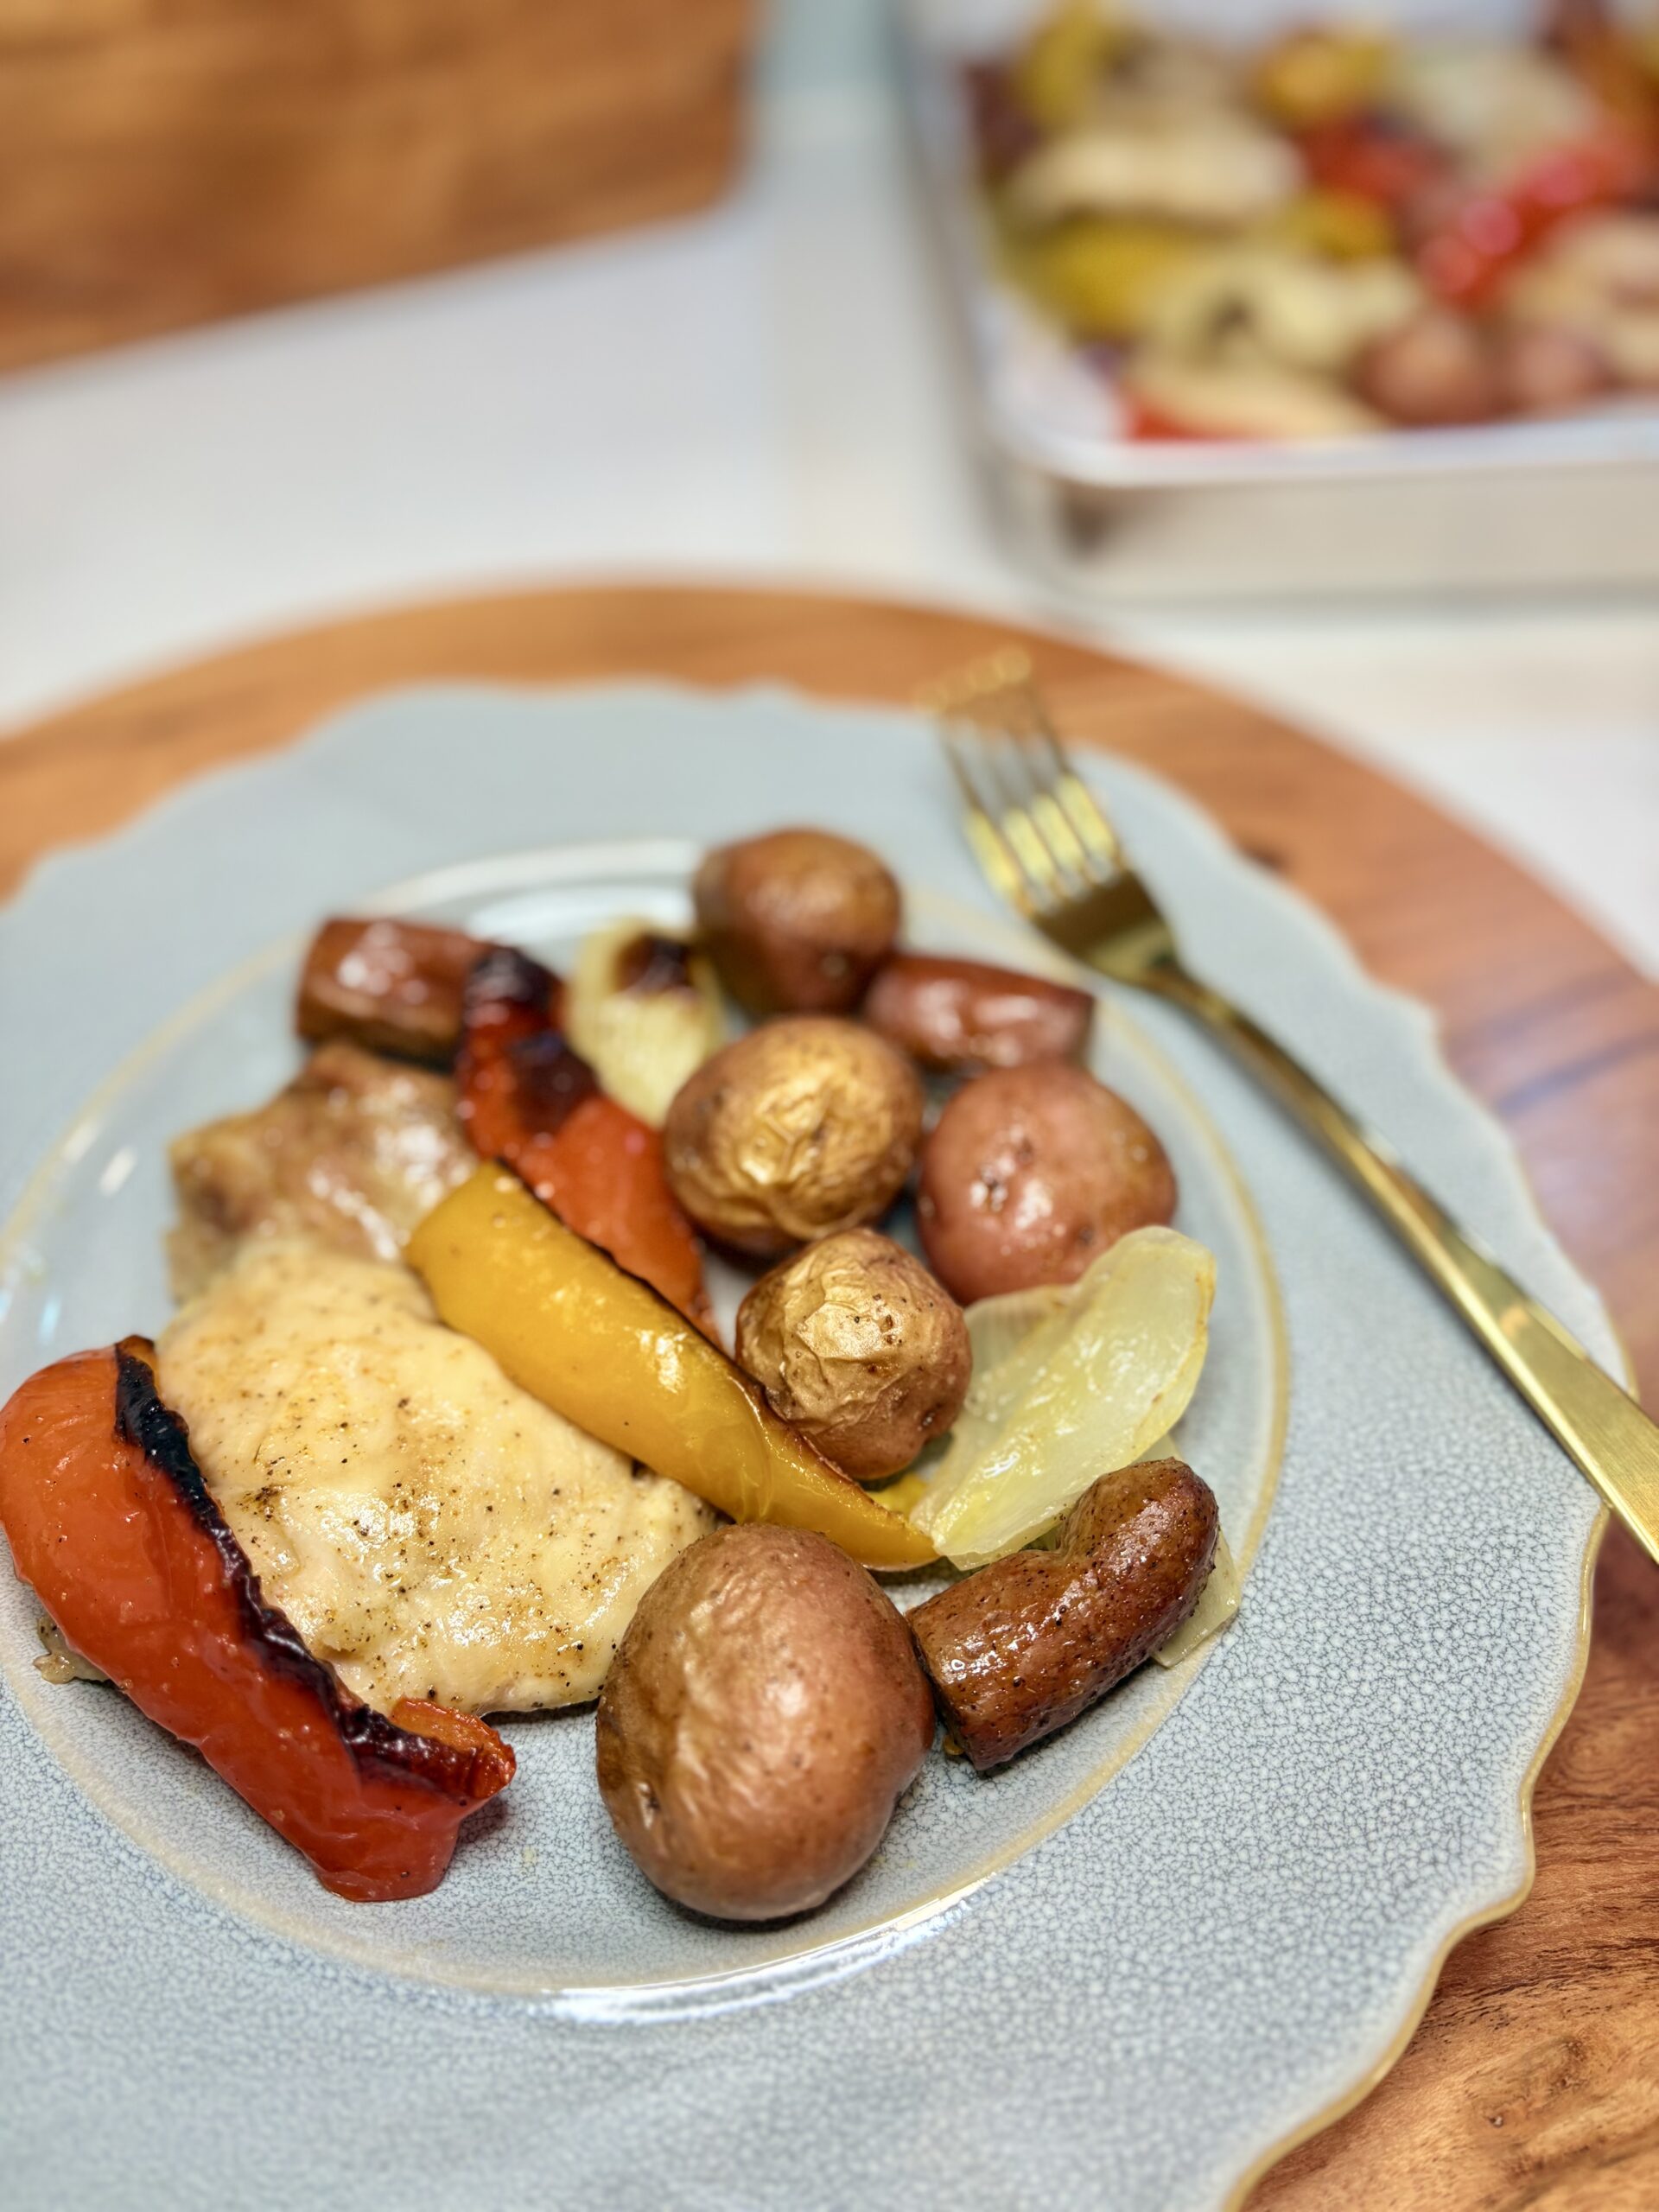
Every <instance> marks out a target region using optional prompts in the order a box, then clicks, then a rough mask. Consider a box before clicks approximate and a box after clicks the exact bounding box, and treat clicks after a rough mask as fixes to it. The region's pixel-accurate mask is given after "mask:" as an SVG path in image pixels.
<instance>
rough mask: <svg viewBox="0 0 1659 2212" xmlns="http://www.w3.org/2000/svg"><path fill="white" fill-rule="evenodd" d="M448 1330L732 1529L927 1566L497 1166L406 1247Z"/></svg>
mask: <svg viewBox="0 0 1659 2212" xmlns="http://www.w3.org/2000/svg"><path fill="white" fill-rule="evenodd" d="M408 1256H409V1260H410V1264H411V1265H412V1266H413V1267H415V1268H416V1269H417V1270H418V1271H419V1273H420V1274H422V1275H423V1277H424V1279H425V1281H426V1286H427V1288H428V1289H429V1291H430V1292H431V1294H432V1297H433V1300H434V1302H435V1304H436V1306H437V1309H438V1312H439V1313H440V1314H441V1315H442V1318H443V1319H444V1320H445V1321H447V1322H448V1325H449V1326H450V1327H451V1328H452V1329H459V1330H461V1332H462V1333H463V1334H465V1335H467V1336H469V1337H474V1338H476V1339H477V1340H478V1342H479V1343H480V1344H483V1345H484V1346H485V1348H486V1350H487V1351H490V1352H492V1353H493V1354H494V1356H495V1357H496V1358H497V1359H498V1360H499V1362H500V1363H501V1365H502V1366H503V1367H504V1368H505V1370H506V1371H507V1373H508V1374H509V1375H510V1376H512V1379H513V1381H514V1382H515V1383H519V1384H520V1385H521V1386H522V1387H523V1388H524V1389H526V1390H528V1391H530V1392H531V1395H532V1396H535V1397H537V1398H540V1399H541V1400H542V1401H543V1403H545V1404H547V1405H550V1406H551V1407H552V1408H553V1409H554V1411H555V1412H556V1413H560V1414H563V1415H564V1416H565V1418H566V1420H567V1421H575V1424H576V1426H577V1427H578V1428H584V1429H586V1430H587V1432H588V1434H589V1435H590V1436H597V1437H599V1438H600V1439H601V1441H603V1442H604V1443H606V1444H609V1445H611V1446H613V1447H614V1448H615V1449H616V1450H617V1451H619V1452H627V1453H628V1454H629V1456H630V1457H631V1458H632V1459H637V1460H639V1462H640V1464H641V1465H645V1466H647V1467H650V1468H652V1469H653V1470H654V1471H655V1472H656V1473H658V1474H659V1475H669V1476H671V1477H672V1478H673V1479H674V1480H675V1481H676V1482H679V1483H683V1484H685V1486H686V1488H687V1489H688V1490H692V1491H696V1494H697V1496H698V1497H703V1498H707V1500H708V1501H709V1504H711V1505H715V1506H718V1507H719V1508H720V1510H721V1512H722V1513H729V1514H730V1515H731V1516H732V1518H733V1519H734V1521H772V1522H781V1523H782V1524H783V1525H784V1526H785V1527H786V1528H791V1529H817V1531H818V1533H819V1534H820V1535H825V1536H829V1537H830V1538H831V1539H832V1540H833V1541H835V1542H836V1543H838V1544H839V1545H840V1546H841V1548H842V1550H843V1551H846V1552H849V1553H850V1554H852V1556H853V1558H855V1560H860V1561H861V1563H862V1564H863V1565H864V1566H866V1567H920V1566H924V1565H925V1564H926V1562H927V1561H928V1560H931V1559H933V1558H934V1557H935V1556H936V1554H935V1552H934V1549H933V1547H932V1545H931V1543H930V1542H929V1541H928V1540H927V1538H926V1537H925V1536H924V1535H922V1534H921V1532H920V1531H919V1529H913V1528H912V1526H911V1524H910V1522H908V1521H906V1520H903V1519H901V1518H900V1516H899V1515H898V1514H896V1513H890V1512H889V1511H888V1510H887V1507H886V1506H884V1505H880V1504H878V1503H876V1501H875V1500H874V1498H873V1497H869V1496H868V1494H867V1493H866V1492H865V1491H862V1490H861V1489H860V1488H859V1486H858V1484H856V1483H855V1482H853V1481H851V1480H850V1479H849V1478H848V1477H847V1476H845V1475H843V1474H842V1473H841V1472H840V1471H839V1470H838V1469H836V1468H835V1467H832V1466H830V1465H829V1462H828V1461H827V1460H825V1459H820V1457H819V1456H818V1454H817V1452H815V1451H814V1450H813V1449H812V1447H811V1446H810V1444H808V1442H807V1441H806V1440H805V1438H804V1437H803V1436H801V1435H799V1434H798V1433H797V1432H796V1431H795V1430H794V1429H792V1428H791V1427H789V1425H788V1424H787V1423H786V1422H785V1421H780V1420H779V1418H778V1416H777V1414H774V1413H773V1412H772V1408H770V1407H769V1406H768V1405H767V1403H766V1400H765V1398H764V1397H763V1396H762V1395H761V1394H760V1388H759V1386H758V1385H757V1384H756V1383H753V1382H752V1381H751V1380H750V1378H749V1377H748V1376H746V1375H745V1374H744V1373H743V1372H742V1371H741V1369H739V1368H737V1367H736V1366H734V1364H733V1363H732V1362H731V1361H730V1360H729V1359H728V1357H726V1355H725V1353H724V1352H723V1351H721V1349H720V1347H719V1346H718V1345H717V1344H711V1343H710V1342H709V1338H707V1337H705V1336H703V1335H702V1333H701V1332H699V1331H698V1330H697V1329H696V1328H694V1327H693V1326H692V1325H691V1324H690V1322H689V1321H687V1320H686V1319H684V1318H683V1316H682V1315H681V1314H679V1313H676V1312H675V1310H674V1308H673V1307H672V1306H670V1305H669V1304H668V1303H667V1302H666V1300H664V1299H662V1298H659V1297H658V1294H657V1293H656V1292H655V1291H654V1290H652V1288H651V1287H650V1286H649V1285H648V1284H646V1283H644V1282H641V1281H639V1278H638V1277H637V1276H635V1275H631V1274H627V1273H626V1271H625V1270H624V1269H623V1268H620V1267H618V1265H617V1264H616V1262H615V1261H614V1260H613V1259H612V1258H611V1257H610V1256H609V1255H608V1254H607V1253H605V1252H601V1250H600V1249H599V1248H598V1246H597V1245H594V1244H590V1243H588V1241H587V1240H586V1238H585V1237H582V1236H577V1234H576V1232H575V1230H573V1229H569V1228H567V1227H566V1226H565V1224H564V1223H563V1222H562V1221H561V1220H559V1218H558V1217H557V1216H556V1214H554V1213H552V1212H550V1211H549V1209H548V1208H547V1207H546V1206H544V1205H542V1203H541V1202H540V1200H539V1199H537V1198H533V1197H532V1196H531V1193H530V1192H529V1191H527V1190H526V1189H525V1187H524V1185H523V1184H522V1183H521V1182H520V1181H519V1180H518V1177H517V1176H516V1175H513V1174H512V1173H509V1172H507V1171H506V1170H505V1169H504V1168H500V1167H495V1166H484V1167H480V1168H478V1169H477V1170H476V1171H475V1172H474V1174H473V1175H472V1177H471V1178H470V1179H468V1180H467V1182H465V1183H463V1184H462V1185H461V1186H460V1188H459V1189H458V1190H456V1191H454V1192H451V1193H450V1195H449V1196H448V1198H445V1199H444V1200H443V1202H442V1205H439V1206H437V1207H435V1209H434V1211H432V1212H431V1213H429V1215H428V1216H427V1217H426V1219H425V1220H424V1221H423V1223H422V1224H421V1225H420V1227H419V1228H418V1229H417V1230H416V1231H415V1234H414V1236H412V1237H411V1238H410V1243H409V1251H408Z"/></svg>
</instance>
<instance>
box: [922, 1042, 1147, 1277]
mask: <svg viewBox="0 0 1659 2212" xmlns="http://www.w3.org/2000/svg"><path fill="white" fill-rule="evenodd" d="M916 1210H917V1217H918V1221H919V1223H920V1226H921V1233H922V1246H923V1249H924V1250H925V1252H926V1254H927V1258H928V1264H929V1265H930V1266H931V1268H932V1269H933V1271H934V1273H935V1274H937V1275H938V1278H939V1280H940V1281H941V1282H942V1283H944V1287H945V1288H946V1289H947V1290H948V1291H949V1292H950V1294H951V1296H952V1297H953V1298H955V1299H957V1300H959V1301H960V1302H961V1303H962V1304H963V1305H964V1306H968V1305H971V1304H972V1303H973V1301H974V1300H976V1299H977V1298H992V1297H995V1296H996V1295H997V1294H999V1293H1000V1292H1002V1291H1008V1290H1029V1289H1031V1288H1032V1287H1033V1286H1035V1285H1036V1284H1038V1283H1046V1282H1075V1281H1077V1277H1078V1276H1079V1275H1080V1274H1082V1273H1083V1271H1084V1268H1086V1267H1087V1266H1088V1264H1089V1262H1090V1260H1092V1259H1094V1258H1095V1257H1096V1255H1098V1254H1099V1253H1101V1252H1103V1251H1104V1250H1105V1249H1107V1247H1108V1246H1109V1245H1110V1244H1114V1243H1116V1241H1117V1239H1118V1238H1119V1237H1120V1236H1124V1235H1126V1234H1127V1233H1128V1230H1131V1229H1144V1228H1146V1227H1147V1226H1149V1225H1150V1224H1154V1223H1166V1222H1167V1221H1168V1220H1169V1219H1170V1217H1171V1216H1172V1215H1173V1213H1174V1211H1175V1174H1174V1170H1173V1168H1172V1167H1171V1166H1170V1164H1169V1158H1168V1155H1167V1154H1166V1152H1165V1150H1164V1148H1163V1147H1162V1145H1161V1144H1160V1143H1159V1141H1158V1139H1157V1138H1156V1137H1155V1136H1154V1134H1153V1132H1152V1131H1151V1130H1150V1129H1149V1128H1147V1124H1146V1123H1145V1122H1143V1121H1142V1120H1141V1116H1139V1115H1138V1114H1137V1113H1136V1112H1135V1109H1134V1107H1133V1106H1131V1105H1130V1104H1129V1103H1128V1101H1127V1100H1126V1099H1122V1098H1120V1097H1119V1096H1117V1093H1116V1091H1114V1090H1108V1089H1107V1088H1106V1086H1105V1084H1103V1083H1098V1082H1096V1079H1095V1077H1093V1076H1092V1075H1090V1073H1089V1071H1088V1070H1087V1069H1086V1068H1078V1067H1072V1066H1071V1065H1068V1064H1067V1063H1065V1061H1060V1060H1050V1061H1045V1062H1042V1063H1040V1064H1039V1065H1035V1066H1033V1067H1025V1068H1005V1069H1003V1068H999V1069H995V1070H994V1071H992V1072H991V1073H990V1074H989V1075H982V1076H980V1077H977V1078H976V1080H975V1081H974V1082H972V1083H969V1084H963V1088H962V1089H961V1090H959V1091H957V1095H956V1096H955V1097H954V1098H952V1099H951V1100H950V1103H949V1104H948V1105H947V1106H946V1107H945V1109H944V1112H943V1113H942V1114H941V1115H940V1116H939V1118H938V1122H937V1123H936V1124H935V1126H934V1128H933V1129H932V1131H931V1135H929V1137H928V1140H927V1142H926V1143H925V1145H924V1147H922V1168H921V1180H920V1185H919V1187H918V1194H917V1209H916Z"/></svg>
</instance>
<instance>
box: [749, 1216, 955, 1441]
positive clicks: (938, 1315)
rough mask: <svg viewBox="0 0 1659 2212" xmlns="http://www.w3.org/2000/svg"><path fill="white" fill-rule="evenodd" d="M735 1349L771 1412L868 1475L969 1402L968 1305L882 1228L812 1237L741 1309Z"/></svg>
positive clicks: (936, 1431) (941, 1427) (946, 1423)
mask: <svg viewBox="0 0 1659 2212" xmlns="http://www.w3.org/2000/svg"><path fill="white" fill-rule="evenodd" d="M737 1360H738V1364H739V1366H740V1367H744V1368H747V1370H748V1371H749V1373H750V1374H751V1375H752V1376H753V1377H754V1378H755V1380H756V1382H757V1383H760V1386H761V1388H762V1389H764V1390H765V1392H766V1396H767V1399H768V1400H769V1402H771V1405H772V1411H773V1412H774V1413H776V1414H779V1415H781V1417H782V1418H783V1419H784V1420H785V1421H788V1422H789V1423H790V1424H791V1427H795V1428H798V1429H799V1430H800V1432H801V1433H802V1434H803V1435H804V1436H805V1437H806V1438H807V1439H808V1440H809V1441H810V1442H811V1443H813V1444H815V1445H816V1446H817V1448H818V1450H819V1451H820V1452H823V1456H824V1458H825V1459H829V1460H830V1461H831V1462H832V1463H833V1464H834V1465H836V1466H837V1467H839V1468H840V1469H841V1470H842V1472H843V1474H849V1475H852V1476H855V1477H856V1478H857V1479H858V1480H859V1481H860V1482H867V1483H868V1482H879V1481H880V1479H881V1478H882V1477H883V1476H885V1475H896V1474H898V1473H899V1471H901V1470H902V1469H903V1468H906V1467H907V1466H909V1465H910V1463H911V1461H912V1459H914V1458H915V1457H916V1454H917V1453H918V1452H919V1451H920V1450H921V1448H922V1446H923V1445H924V1444H925V1443H926V1442H927V1440H928V1439H929V1438H930V1437H931V1436H938V1435H942V1434H943V1433H944V1431H945V1430H946V1429H948V1428H949V1427H950V1424H951V1423H952V1422H953V1421H955V1420H956V1417H957V1414H958V1413H959V1412H960V1411H961V1410H962V1402H963V1397H964V1396H965V1395H966V1394H967V1389H968V1377H969V1372H970V1371H971V1369H972V1366H973V1351H972V1348H971V1346H970V1345H969V1341H968V1325H967V1323H966V1322H965V1321H964V1320H963V1317H962V1308H961V1307H960V1306H958V1305H957V1302H956V1300H954V1299H953V1298H952V1297H951V1296H950V1293H949V1292H948V1291H947V1290H946V1289H945V1288H944V1285H943V1284H942V1283H940V1282H939V1281H938V1280H937V1279H936V1278H935V1277H934V1276H932V1275H931V1274H929V1273H928V1271H927V1269H926V1268H925V1267H923V1266H922V1265H921V1263H920V1262H919V1261H918V1260H914V1259H912V1257H911V1255H910V1254H909V1253H908V1252H906V1250H905V1249H904V1248H903V1247H902V1245H899V1244H895V1243H893V1239H892V1238H891V1237H890V1236H881V1235H880V1233H879V1232H878V1231H877V1230H874V1229H849V1230H843V1231H842V1234H841V1235H840V1236H826V1237H825V1238H824V1239H823V1242H822V1243H817V1244H809V1245H808V1246H807V1248H806V1249H805V1250H804V1252H798V1253H797V1254H796V1255H795V1257H794V1258H793V1259H792V1260H785V1262H783V1264H782V1265H781V1266H780V1267H776V1268H773V1269H772V1272H771V1274H767V1275H763V1276H762V1277H761V1279H760V1281H759V1282H758V1283H756V1285H755V1286H754V1287H753V1290H752V1291H751V1292H750V1293H749V1294H748V1296H747V1298H746V1299H745V1300H743V1303H742V1305H741V1306H739V1308H738V1311H737Z"/></svg>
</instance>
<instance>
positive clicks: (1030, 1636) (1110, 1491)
mask: <svg viewBox="0 0 1659 2212" xmlns="http://www.w3.org/2000/svg"><path fill="white" fill-rule="evenodd" d="M1219 1526H1220V1523H1219V1521H1218V1518H1217V1512H1216V1501H1215V1497H1214V1495H1213V1494H1212V1492H1211V1490H1210V1487H1209V1485H1208V1484H1206V1483H1205V1482H1202V1481H1201V1480H1200V1479H1199V1478H1198V1476H1197V1475H1195V1474H1194V1473H1193V1471H1192V1468H1191V1467H1189V1466H1188V1465H1186V1463H1185V1460H1181V1459H1147V1460H1141V1461H1140V1462H1138V1463H1137V1464H1136V1465H1134V1466H1131V1467H1123V1468H1121V1469H1119V1471H1117V1472H1116V1474H1110V1475H1103V1476H1102V1477H1101V1478H1100V1479H1099V1481H1098V1482H1096V1483H1095V1484H1091V1486H1090V1488H1089V1489H1088V1490H1086V1491H1084V1494H1083V1496H1082V1497H1080V1498H1079V1499H1078V1500H1077V1503H1076V1504H1075V1505H1074V1506H1073V1507H1072V1509H1071V1512H1070V1513H1069V1514H1068V1515H1067V1516H1066V1518H1065V1521H1064V1522H1062V1523H1061V1525H1060V1533H1059V1539H1058V1544H1057V1546H1056V1548H1055V1549H1054V1550H1052V1551H1027V1552H1015V1553H1014V1554H1012V1555H1011V1556H1010V1557H1009V1558H1007V1559H1001V1560H997V1561H996V1562H995V1565H994V1566H991V1567H981V1568H980V1570H979V1572H978V1573H976V1574H969V1575H968V1576H966V1577H965V1578H964V1579H963V1580H962V1581H960V1582H957V1583H953V1584H952V1585H951V1586H950V1589H948V1590H942V1591H941V1592H939V1594H938V1597H937V1598H930V1599H928V1601H927V1603H926V1604H925V1605H919V1606H918V1607H917V1609H916V1611H914V1612H913V1613H912V1615H911V1616H910V1627H911V1633H912V1635H913V1636H914V1637H915V1638H916V1644H917V1649H918V1650H919V1651H920V1653H921V1655H922V1664H923V1666H924V1667H925V1669H927V1674H928V1678H929V1680H930V1681H931V1682H932V1685H933V1694H934V1696H935V1698H936V1699H937V1700H938V1707H939V1710H940V1712H941V1713H942V1714H943V1715H944V1721H945V1725H946V1726H947V1727H948V1728H949V1729H950V1732H951V1733H952V1734H953V1735H954V1736H955V1737H956V1738H957V1741H958V1742H959V1743H960V1744H961V1745H962V1747H963V1751H966V1752H967V1754H968V1756H969V1758H970V1759H971V1760H972V1761H973V1763H974V1764H975V1766H976V1768H977V1769H978V1770H980V1772H981V1773H983V1772H984V1771H985V1770H986V1769H987V1768H988V1767H993V1766H1000V1765H1001V1764H1002V1762H1003V1761H1004V1760H1005V1759H1011V1758H1013V1757H1014V1753H1015V1752H1016V1751H1024V1750H1025V1748H1026V1746H1027V1745H1028V1744H1034V1743H1037V1742H1039V1740H1040V1739H1041V1738H1043V1737H1045V1736H1052V1734H1053V1732H1054V1731H1055V1730H1056V1729H1057V1728H1064V1727H1065V1725H1066V1723H1067V1722H1068V1721H1071V1720H1075V1719H1077V1715H1078V1714H1079V1713H1083V1712H1084V1711H1086V1710H1087V1708H1088V1707H1090V1706H1091V1705H1093V1704H1094V1702H1095V1701H1096V1699H1097V1698H1101V1697H1103V1696H1104V1695H1105V1694H1106V1692H1107V1691H1108V1690H1109V1689H1110V1688H1113V1686H1114V1685H1115V1684H1116V1683H1118V1682H1121V1681H1122V1680H1123V1677H1124V1676H1125V1675H1129V1674H1133V1672H1134V1671H1135V1669H1136V1668H1137V1667H1138V1666H1140V1665H1141V1662H1143V1661H1144V1660H1147V1659H1149V1658H1150V1657H1151V1656H1152V1655H1153V1653H1154V1651H1155V1650H1156V1649H1158V1647H1159V1645H1160V1643H1164V1642H1166V1639H1167V1638H1168V1637H1172V1636H1173V1634H1174V1633H1175V1630H1177V1629H1178V1628H1179V1626H1180V1625H1181V1623H1182V1622H1183V1621H1184V1620H1185V1618H1186V1617H1187V1615H1188V1614H1189V1613H1190V1612H1191V1611H1192V1609H1193V1607H1194V1606H1195V1605H1197V1604H1198V1599H1199V1598H1200V1597H1201V1596H1202V1595H1203V1592H1204V1586H1205V1581H1206V1580H1208V1579H1209V1574H1210V1569H1211V1566H1212V1564H1213V1563H1214V1560H1215V1555H1216V1535H1217V1529H1218V1528H1219Z"/></svg>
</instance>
